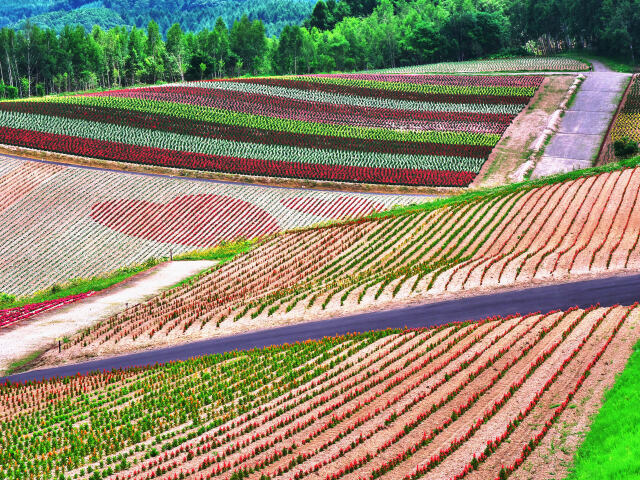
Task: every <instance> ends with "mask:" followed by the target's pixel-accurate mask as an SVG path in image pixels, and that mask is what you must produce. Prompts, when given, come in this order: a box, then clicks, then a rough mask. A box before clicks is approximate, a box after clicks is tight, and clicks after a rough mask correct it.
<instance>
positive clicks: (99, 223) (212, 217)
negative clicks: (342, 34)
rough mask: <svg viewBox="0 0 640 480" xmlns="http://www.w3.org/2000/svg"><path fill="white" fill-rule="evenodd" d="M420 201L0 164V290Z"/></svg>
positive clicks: (21, 290) (35, 286)
mask: <svg viewBox="0 0 640 480" xmlns="http://www.w3.org/2000/svg"><path fill="white" fill-rule="evenodd" d="M426 200H428V198H427V197H416V196H401V195H370V194H351V193H340V192H323V191H309V190H299V189H290V188H268V187H257V186H249V185H241V184H226V183H221V182H211V181H198V180H189V179H178V178H168V177H158V176H155V177H154V176H149V175H137V174H128V173H122V172H112V171H103V170H95V169H87V168H77V167H67V166H62V165H53V164H44V163H39V162H31V161H25V160H18V159H14V158H9V157H0V225H2V235H0V292H5V293H9V294H15V295H22V294H28V293H32V292H34V291H36V290H39V289H42V288H45V287H48V286H50V285H52V284H54V283H57V282H64V281H66V280H70V279H72V278H78V277H83V278H86V277H93V276H95V275H99V274H102V273H106V272H109V271H112V270H115V269H117V268H119V267H123V266H128V265H132V264H136V263H141V262H144V261H146V260H147V259H149V258H151V257H158V258H159V257H166V256H169V254H170V251H172V252H173V254H178V253H181V252H186V251H190V250H194V249H196V248H204V247H211V246H215V245H217V244H219V243H220V242H222V241H224V240H235V239H238V238H241V237H242V238H253V237H259V236H263V235H266V234H271V233H274V232H278V231H280V230H283V229H289V228H293V227H301V226H307V225H311V224H314V223H318V222H322V221H325V220H329V219H341V218H345V217H355V216H358V215H362V214H366V213H370V212H372V211H374V210H382V209H385V208H388V207H390V206H392V205H397V204H408V203H413V202H422V201H426Z"/></svg>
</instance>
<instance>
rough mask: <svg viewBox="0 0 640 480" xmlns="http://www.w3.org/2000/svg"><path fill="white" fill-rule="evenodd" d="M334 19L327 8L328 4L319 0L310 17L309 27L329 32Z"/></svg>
mask: <svg viewBox="0 0 640 480" xmlns="http://www.w3.org/2000/svg"><path fill="white" fill-rule="evenodd" d="M332 21H333V19H332V18H330V12H329V9H328V8H327V4H326V3H324V0H319V1H318V3H316V6H315V7H313V13H311V17H309V27H310V28H317V29H318V30H327V29H328V28H329V27H330V25H331V23H332Z"/></svg>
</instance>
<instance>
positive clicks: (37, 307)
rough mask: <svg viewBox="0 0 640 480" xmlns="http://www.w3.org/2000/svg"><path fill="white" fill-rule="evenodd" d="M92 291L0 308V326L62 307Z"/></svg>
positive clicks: (88, 295)
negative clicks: (20, 305)
mask: <svg viewBox="0 0 640 480" xmlns="http://www.w3.org/2000/svg"><path fill="white" fill-rule="evenodd" d="M94 293H95V292H86V293H80V294H78V295H70V296H68V297H62V298H57V299H55V300H48V301H46V302H40V303H30V304H28V305H24V306H22V307H14V308H6V309H4V310H0V328H2V327H8V326H10V325H13V324H14V323H16V322H18V321H20V320H25V319H27V318H29V317H33V316H34V315H38V314H40V313H43V312H47V311H49V310H54V309H56V308H60V307H64V306H65V305H68V304H70V303H73V302H75V301H77V300H82V299H83V298H87V297H90V296H91V295H93V294H94Z"/></svg>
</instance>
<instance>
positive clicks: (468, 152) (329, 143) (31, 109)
mask: <svg viewBox="0 0 640 480" xmlns="http://www.w3.org/2000/svg"><path fill="white" fill-rule="evenodd" d="M0 109H1V110H5V111H11V112H22V113H30V114H39V115H49V116H55V117H60V118H73V119H80V120H87V121H92V122H102V123H108V124H113V125H128V126H130V127H134V128H146V129H149V130H159V131H165V132H172V133H180V134H184V135H195V136H199V137H204V138H219V139H221V140H230V141H234V142H250V143H259V144H263V145H273V144H276V145H285V146H289V147H299V148H313V149H325V150H340V151H349V152H351V151H353V152H375V153H388V154H404V155H442V156H448V157H471V158H487V157H488V156H489V154H490V153H491V150H492V149H493V148H492V147H490V146H483V145H452V144H444V143H427V142H403V141H387V140H378V139H359V138H348V137H333V136H328V135H311V134H309V135H306V134H298V133H290V132H282V131H276V130H263V129H259V128H250V127H241V126H235V125H227V124H223V123H212V122H205V121H201V120H189V119H186V118H178V117H172V116H170V115H150V114H148V113H141V112H134V111H128V110H121V109H117V108H105V107H91V108H87V107H85V106H82V105H65V104H59V103H48V102H46V103H38V102H4V103H2V102H0Z"/></svg>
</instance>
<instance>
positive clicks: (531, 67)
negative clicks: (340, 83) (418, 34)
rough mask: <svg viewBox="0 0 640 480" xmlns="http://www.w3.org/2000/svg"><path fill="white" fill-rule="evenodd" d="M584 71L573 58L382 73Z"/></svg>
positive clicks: (481, 62)
mask: <svg viewBox="0 0 640 480" xmlns="http://www.w3.org/2000/svg"><path fill="white" fill-rule="evenodd" d="M584 70H589V65H587V64H586V63H583V62H580V61H578V60H573V59H571V58H561V57H520V58H499V59H495V60H471V61H467V62H443V63H430V64H428V65H416V66H411V67H400V68H393V69H388V70H381V71H380V73H409V74H419V73H486V72H580V71H584Z"/></svg>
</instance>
